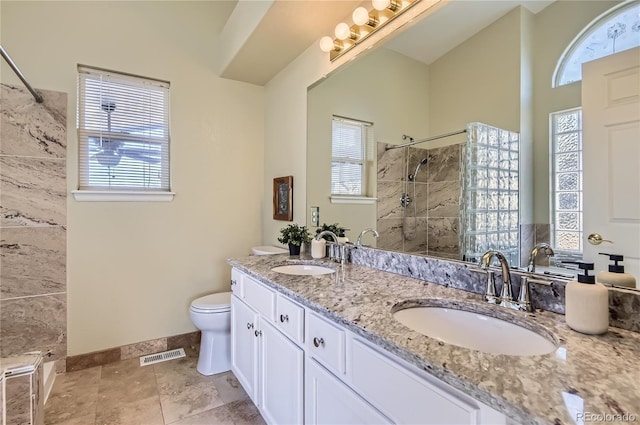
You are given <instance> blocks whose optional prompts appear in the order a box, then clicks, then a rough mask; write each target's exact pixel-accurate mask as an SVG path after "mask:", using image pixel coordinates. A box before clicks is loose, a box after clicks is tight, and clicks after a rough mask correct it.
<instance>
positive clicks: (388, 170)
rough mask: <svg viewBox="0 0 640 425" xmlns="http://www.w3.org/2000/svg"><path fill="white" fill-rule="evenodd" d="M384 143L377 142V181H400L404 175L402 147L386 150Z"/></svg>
mask: <svg viewBox="0 0 640 425" xmlns="http://www.w3.org/2000/svg"><path fill="white" fill-rule="evenodd" d="M387 146H388V145H387V144H386V143H382V142H378V144H377V154H378V155H377V156H378V181H402V180H403V179H404V177H405V175H404V174H405V167H404V151H405V150H404V149H391V150H386V147H387Z"/></svg>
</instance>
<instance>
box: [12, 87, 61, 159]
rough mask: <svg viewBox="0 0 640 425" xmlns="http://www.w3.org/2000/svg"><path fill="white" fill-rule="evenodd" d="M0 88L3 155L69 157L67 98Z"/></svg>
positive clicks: (42, 92) (50, 92)
mask: <svg viewBox="0 0 640 425" xmlns="http://www.w3.org/2000/svg"><path fill="white" fill-rule="evenodd" d="M38 93H40V94H41V95H42V97H43V99H44V101H43V102H42V103H36V101H35V99H34V98H33V96H31V93H29V92H28V91H27V90H26V89H25V88H23V87H13V86H9V85H6V84H0V155H17V156H31V157H46V158H66V156H67V94H66V93H60V92H53V91H48V90H39V89H38Z"/></svg>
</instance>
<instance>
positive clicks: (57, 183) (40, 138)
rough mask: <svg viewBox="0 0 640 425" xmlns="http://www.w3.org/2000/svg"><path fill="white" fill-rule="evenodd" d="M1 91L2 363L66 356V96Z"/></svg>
mask: <svg viewBox="0 0 640 425" xmlns="http://www.w3.org/2000/svg"><path fill="white" fill-rule="evenodd" d="M38 92H39V93H40V94H41V95H42V97H43V98H44V101H43V103H36V102H35V100H34V99H33V97H32V96H31V94H30V93H29V92H28V91H27V90H26V89H24V88H23V87H15V86H10V85H7V84H0V355H1V356H2V357H8V356H12V355H15V354H20V353H24V352H28V351H33V350H41V351H44V352H45V353H46V352H49V353H50V354H51V355H50V357H49V358H47V360H55V361H56V369H57V370H58V371H64V359H65V358H66V355H67V286H66V202H67V201H66V192H67V183H66V166H67V162H66V147H67V133H66V131H67V129H66V125H67V94H66V93H60V92H53V91H46V90H38Z"/></svg>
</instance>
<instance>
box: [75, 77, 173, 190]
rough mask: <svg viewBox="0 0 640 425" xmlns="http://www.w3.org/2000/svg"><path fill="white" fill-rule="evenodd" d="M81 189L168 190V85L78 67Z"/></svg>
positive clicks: (146, 79)
mask: <svg viewBox="0 0 640 425" xmlns="http://www.w3.org/2000/svg"><path fill="white" fill-rule="evenodd" d="M77 120H78V143H79V156H80V157H79V168H80V170H79V177H80V184H79V188H80V190H85V191H88V190H93V191H95V190H99V191H123V190H124V191H142V192H144V191H147V192H151V191H154V192H156V191H162V192H168V191H170V187H169V83H168V82H166V81H159V80H153V79H149V78H143V77H137V76H132V75H129V74H123V73H118V72H114V71H107V70H103V69H99V68H92V67H88V66H82V65H80V66H78V117H77Z"/></svg>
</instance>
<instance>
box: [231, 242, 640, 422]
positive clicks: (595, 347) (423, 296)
mask: <svg viewBox="0 0 640 425" xmlns="http://www.w3.org/2000/svg"><path fill="white" fill-rule="evenodd" d="M227 262H228V263H229V264H230V265H231V266H233V267H236V268H238V269H239V270H241V271H243V272H245V273H247V274H249V275H250V276H252V277H254V278H256V279H257V280H258V281H260V282H262V283H264V284H266V285H267V286H269V287H271V288H274V289H275V290H276V291H278V292H281V293H283V294H284V295H287V296H289V297H290V298H292V299H294V300H295V301H297V302H299V303H300V304H302V305H304V306H306V307H307V308H309V309H311V310H313V311H316V312H318V313H319V314H321V315H323V316H324V317H327V318H328V319H330V320H333V321H334V322H337V323H339V324H341V325H344V326H345V327H346V328H348V329H349V330H350V331H352V332H354V333H355V334H357V335H360V336H362V337H363V338H365V339H367V340H369V341H371V342H373V343H374V344H376V345H378V346H379V347H381V348H383V349H385V350H387V351H389V352H391V353H393V354H395V355H397V356H398V357H400V358H402V359H404V360H406V361H407V362H409V363H411V364H413V365H415V366H417V367H418V368H419V369H422V370H425V371H426V372H428V373H430V374H431V375H433V376H435V377H437V378H438V379H441V380H442V381H444V382H446V383H448V384H450V385H451V386H453V387H454V388H457V389H458V390H460V391H462V392H464V393H466V394H468V395H469V396H471V397H473V398H475V399H477V400H479V401H481V402H483V403H485V404H487V405H489V406H491V407H493V408H494V409H496V410H497V411H499V412H501V413H503V414H505V415H506V416H507V417H509V418H510V419H512V420H513V421H515V422H516V423H518V424H574V423H575V424H582V423H588V422H591V421H594V422H595V421H597V419H600V420H599V421H603V419H606V421H605V422H608V423H621V422H634V418H635V421H640V367H639V365H638V362H639V360H638V354H639V353H640V333H635V332H631V331H627V330H623V329H619V328H613V327H610V328H609V332H608V333H606V334H604V335H599V336H591V335H583V334H580V333H577V332H574V331H572V330H571V329H570V328H569V327H568V326H567V325H566V323H565V321H564V316H563V315H560V314H556V313H552V312H548V311H541V310H537V311H535V312H534V313H525V312H518V311H511V310H508V309H505V308H502V307H497V306H493V305H489V304H488V303H485V302H484V301H483V300H482V296H481V295H479V294H475V293H471V292H466V291H462V290H459V289H453V288H447V287H445V286H442V285H438V284H434V283H429V282H426V281H422V280H417V279H413V278H409V277H404V276H400V275H397V274H392V273H388V272H384V271H380V270H376V269H373V268H368V267H363V266H357V265H353V264H349V265H346V266H344V269H343V271H342V272H341V275H340V277H341V279H338V278H337V276H336V274H330V275H322V276H291V275H285V274H281V273H276V272H273V271H271V268H273V267H275V266H280V265H286V264H294V263H299V262H306V263H317V264H323V265H328V266H329V267H332V268H338V269H339V265H337V264H336V263H330V262H323V261H317V260H309V261H303V260H299V259H293V258H290V257H289V256H288V255H286V254H281V255H269V256H252V257H244V258H234V259H229V260H228V261H227ZM406 301H409V302H413V301H417V303H418V304H420V303H434V302H435V303H437V304H440V305H444V306H454V307H455V304H458V305H459V304H465V306H466V308H470V309H472V310H475V311H478V312H485V313H487V312H489V313H491V314H492V315H498V316H497V317H500V318H503V319H507V320H509V321H511V322H513V323H517V324H519V325H522V326H525V327H527V328H530V329H536V330H538V331H542V332H543V333H546V334H547V335H548V336H549V335H550V336H552V337H553V338H554V339H555V340H556V341H557V343H558V349H556V350H555V351H554V352H552V353H550V354H545V355H536V356H508V355H496V354H488V353H483V352H479V351H475V350H469V349H466V348H462V347H458V346H454V345H449V344H445V343H442V342H440V341H438V340H436V339H433V338H430V337H427V336H424V335H422V334H420V333H418V332H415V331H412V330H411V329H409V328H407V327H405V326H404V325H402V324H401V323H400V322H398V321H396V320H395V319H394V318H393V316H392V308H393V306H394V305H396V304H398V303H402V302H406ZM579 412H581V413H584V414H585V416H582V418H583V419H580V418H579V415H578V413H579ZM586 415H608V416H607V417H605V418H599V417H597V416H586ZM625 415H626V416H625Z"/></svg>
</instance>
